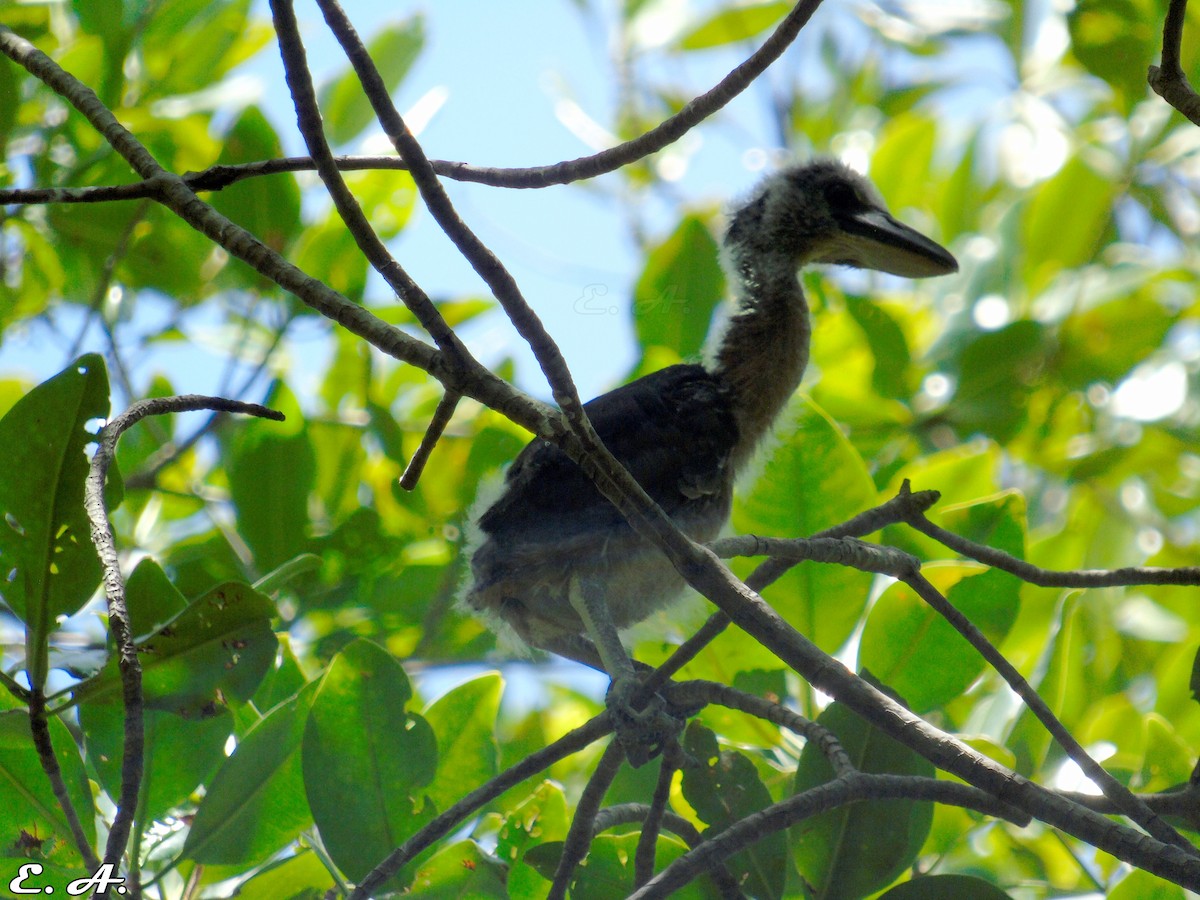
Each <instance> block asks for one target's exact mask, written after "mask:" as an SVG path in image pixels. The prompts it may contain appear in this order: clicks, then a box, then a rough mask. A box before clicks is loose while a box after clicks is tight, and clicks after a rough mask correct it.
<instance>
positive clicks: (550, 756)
mask: <svg viewBox="0 0 1200 900" xmlns="http://www.w3.org/2000/svg"><path fill="white" fill-rule="evenodd" d="M611 733H612V717H611V716H610V715H609V714H608V713H607V712H605V713H601V714H600V715H598V716H596V717H595V718H594V719H592V720H591V721H589V722H587V723H585V724H584V725H581V726H580V727H579V728H576V729H575V730H574V731H571V732H568V733H567V734H565V735H563V736H562V737H561V738H559V739H558V740H557V741H555V742H554V743H552V744H550V745H548V746H546V747H543V748H542V749H541V750H538V751H536V752H534V753H531V754H529V755H528V756H527V757H525V758H524V759H522V760H521V761H520V762H519V763H517V764H515V765H514V766H512V767H511V768H509V769H506V770H504V771H503V772H501V773H500V774H499V775H497V776H496V777H495V778H493V779H491V780H490V781H488V782H487V783H486V784H482V785H480V786H479V787H477V788H476V789H475V790H473V791H471V793H469V794H467V795H466V796H465V797H463V798H462V799H461V800H459V801H458V802H457V803H455V804H454V805H453V806H451V807H450V808H449V809H447V810H446V811H445V812H444V813H442V814H441V815H439V816H437V818H435V819H433V820H432V821H431V822H430V823H429V824H428V825H426V826H425V827H424V828H422V829H421V830H420V831H418V832H417V833H416V834H414V835H413V836H412V837H410V838H409V839H408V840H406V841H405V842H404V843H403V844H401V845H400V846H399V847H397V848H396V849H395V850H393V851H392V852H391V853H389V854H388V856H387V858H386V859H384V860H383V861H382V862H380V863H379V865H377V866H376V867H375V868H374V869H372V870H371V872H370V873H369V874H368V875H367V876H366V877H365V878H364V879H363V880H362V881H360V882H359V883H358V885H357V887H355V889H354V893H352V894H351V895H350V897H349V900H367V898H369V897H371V896H372V895H373V894H374V892H375V891H376V890H377V889H378V888H379V887H380V886H381V885H383V884H384V883H385V882H386V881H387V880H388V879H389V878H391V877H392V876H393V875H395V874H396V873H397V872H399V871H400V869H401V868H402V867H403V866H404V865H405V864H407V863H408V862H409V861H411V860H412V859H413V858H414V857H415V856H416V855H417V854H418V853H420V852H421V851H423V850H424V849H425V848H427V847H429V846H431V845H432V844H434V843H435V842H436V841H438V840H440V839H441V838H443V837H445V836H446V835H447V834H449V833H450V832H452V831H453V830H454V829H455V828H458V827H459V825H461V824H462V823H463V822H464V821H465V820H466V819H467V818H468V817H469V816H472V815H474V814H475V813H476V812H477V811H478V810H480V809H481V808H482V807H483V806H484V805H486V804H488V803H490V802H491V801H492V800H495V799H496V798H497V797H499V796H500V795H501V794H503V793H504V792H505V791H507V790H509V789H510V788H512V787H514V786H516V785H518V784H520V783H521V782H522V781H524V780H525V779H526V778H529V777H531V776H533V775H536V774H537V773H538V772H541V771H543V770H545V769H546V768H548V767H550V766H552V765H554V764H555V763H556V762H558V761H560V760H563V759H566V758H567V757H568V756H571V755H572V754H574V753H578V752H579V751H580V750H582V749H583V748H584V747H587V746H588V745H589V744H591V743H592V742H593V741H597V740H599V739H600V738H602V737H604V736H605V735H606V734H611ZM614 743H616V742H615V741H614Z"/></svg>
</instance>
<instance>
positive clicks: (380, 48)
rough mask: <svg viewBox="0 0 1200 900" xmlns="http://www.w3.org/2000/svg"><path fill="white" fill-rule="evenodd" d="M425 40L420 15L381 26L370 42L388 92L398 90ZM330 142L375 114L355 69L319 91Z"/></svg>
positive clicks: (360, 126)
mask: <svg viewBox="0 0 1200 900" xmlns="http://www.w3.org/2000/svg"><path fill="white" fill-rule="evenodd" d="M424 44H425V19H424V17H422V16H420V15H417V16H413V17H412V18H410V19H405V20H403V21H401V22H396V23H393V24H391V25H387V26H385V27H384V28H381V29H380V30H379V31H378V32H377V33H376V34H375V36H374V37H373V38H371V39H370V40H369V41H368V42H367V52H368V53H370V54H371V59H372V60H374V62H375V65H376V66H377V67H378V68H379V74H380V76H381V77H382V78H383V82H384V84H385V85H386V86H387V89H388V91H389V92H392V91H395V90H396V88H397V87H398V86H399V84H400V82H401V81H403V80H404V76H405V75H407V74H408V70H409V69H410V68H412V64H413V63H414V62H415V61H416V59H417V56H418V54H420V52H421V48H422V47H423V46H424ZM317 96H318V102H319V103H320V106H321V114H322V115H323V116H324V118H325V128H326V132H327V134H328V135H329V143H331V144H334V145H337V144H344V143H346V142H347V141H349V140H350V139H351V138H353V137H354V136H355V135H357V134H358V133H359V132H360V131H362V130H363V129H364V128H366V127H367V126H368V125H369V124H370V123H371V122H372V121H373V120H374V118H375V113H374V111H373V110H372V109H371V104H370V102H369V101H368V100H367V95H366V94H364V93H363V89H362V85H361V84H360V83H359V80H358V76H357V75H356V74H355V73H354V70H353V69H352V68H350V67H349V66H347V68H346V70H345V71H344V72H343V73H342V74H341V75H339V76H338V77H337V78H336V79H334V80H333V81H332V82H330V83H328V84H325V85H323V86H322V87H321V89H320V90H319V91H318V93H317Z"/></svg>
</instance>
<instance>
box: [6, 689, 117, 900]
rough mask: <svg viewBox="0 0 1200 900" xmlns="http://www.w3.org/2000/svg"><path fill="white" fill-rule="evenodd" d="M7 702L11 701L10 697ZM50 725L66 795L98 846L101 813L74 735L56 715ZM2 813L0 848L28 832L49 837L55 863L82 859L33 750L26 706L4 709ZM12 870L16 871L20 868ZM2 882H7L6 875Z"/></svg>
mask: <svg viewBox="0 0 1200 900" xmlns="http://www.w3.org/2000/svg"><path fill="white" fill-rule="evenodd" d="M5 696H6V697H7V695H5ZM8 700H9V701H11V698H8ZM5 705H8V703H7V701H6V702H5ZM48 724H49V727H50V742H51V743H52V744H53V745H54V755H55V757H56V758H57V759H58V765H59V768H60V769H61V770H62V776H63V781H64V783H65V784H66V786H67V795H68V796H69V797H70V798H71V805H72V806H74V807H75V812H76V813H78V815H79V820H80V824H81V825H82V827H83V832H84V834H85V835H86V836H87V839H88V843H89V844H91V845H92V846H93V847H95V845H96V815H95V809H94V806H93V803H92V792H91V789H90V787H89V785H88V780H87V773H86V772H85V771H84V766H83V760H82V759H81V758H80V756H79V750H78V748H77V747H76V745H75V739H74V738H73V737H72V736H71V733H70V732H69V731H67V728H66V726H65V725H63V723H62V722H60V721H59V720H58V719H57V718H51V719H50V720H49V722H48ZM0 811H2V812H3V815H0V851H9V850H10V848H13V847H15V846H18V841H19V840H20V838H21V834H22V832H24V833H25V834H27V835H30V836H36V837H38V838H40V839H47V844H46V845H45V848H44V849H48V850H52V851H53V852H52V853H51V855H50V857H49V859H50V860H51V861H52V862H54V863H55V864H57V865H65V866H75V865H78V864H79V863H81V862H82V857H80V855H79V851H78V850H77V849H76V847H75V840H74V838H73V837H72V836H71V829H70V828H69V827H68V825H67V820H66V817H65V816H64V815H63V812H62V807H61V806H60V805H59V803H58V800H57V799H56V798H55V796H54V791H53V790H52V789H51V787H50V780H49V779H48V778H47V777H46V773H45V771H43V769H42V764H41V760H39V759H38V754H37V750H35V749H34V746H33V739H32V737H31V736H30V731H29V714H28V713H27V712H25V711H24V710H21V709H5V710H3V711H0ZM12 872H13V873H14V874H15V872H16V869H15V867H14V869H13V870H12ZM10 877H11V876H10ZM0 884H7V878H6V879H4V881H3V882H0Z"/></svg>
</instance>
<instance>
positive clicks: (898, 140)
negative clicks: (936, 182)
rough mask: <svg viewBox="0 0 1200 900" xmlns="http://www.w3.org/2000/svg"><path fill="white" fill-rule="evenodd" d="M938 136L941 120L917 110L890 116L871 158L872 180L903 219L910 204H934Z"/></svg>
mask: <svg viewBox="0 0 1200 900" xmlns="http://www.w3.org/2000/svg"><path fill="white" fill-rule="evenodd" d="M937 137H938V128H937V123H936V122H935V121H934V120H933V119H931V118H929V116H928V115H925V114H923V113H920V112H915V111H912V112H907V113H903V114H902V115H898V116H895V117H893V118H891V119H889V120H888V121H887V123H886V125H885V126H884V128H883V134H882V135H881V136H880V140H879V147H878V148H877V149H876V151H875V153H874V155H873V156H872V158H871V179H872V181H874V182H875V186H876V187H877V188H878V189H879V192H880V193H881V194H882V195H883V196H884V197H886V198H887V204H888V206H890V207H891V208H892V211H893V212H894V213H896V214H898V215H900V216H901V218H905V217H904V215H903V211H904V210H905V209H907V208H909V207H917V208H922V207H923V208H926V209H928V208H929V206H930V205H931V202H930V195H931V192H930V183H931V181H932V178H931V175H930V170H931V168H932V166H933V151H934V147H935V146H936V144H937Z"/></svg>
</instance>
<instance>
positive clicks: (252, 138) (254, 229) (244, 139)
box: [211, 106, 300, 252]
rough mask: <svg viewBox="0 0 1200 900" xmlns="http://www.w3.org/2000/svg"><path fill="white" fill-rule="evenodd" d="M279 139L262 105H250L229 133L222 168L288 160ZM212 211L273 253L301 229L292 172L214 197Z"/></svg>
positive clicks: (220, 162)
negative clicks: (280, 159) (261, 107)
mask: <svg viewBox="0 0 1200 900" xmlns="http://www.w3.org/2000/svg"><path fill="white" fill-rule="evenodd" d="M283 155H284V153H283V148H282V147H281V145H280V143H279V136H278V135H277V134H276V133H275V129H274V128H272V127H271V124H270V122H268V121H267V119H266V117H265V116H264V115H263V113H262V110H260V109H259V108H258V107H257V106H248V107H246V108H245V109H244V110H242V114H241V115H240V116H238V118H237V119H236V120H235V121H234V122H233V124H232V125H231V126H230V127H229V130H228V131H227V132H226V133H225V141H224V144H223V146H222V147H221V155H220V156H219V157H218V158H217V163H218V165H233V164H235V163H244V162H254V161H256V160H262V159H275V158H277V157H281V156H283ZM211 202H212V205H213V208H214V209H216V210H217V211H218V212H219V213H221V214H222V215H224V216H227V217H228V218H230V219H231V220H233V221H234V222H236V223H237V224H239V225H241V226H242V227H243V228H245V229H247V230H248V231H250V233H251V234H253V235H255V236H256V237H257V238H258V239H259V240H261V241H262V242H263V243H264V244H266V245H267V246H268V247H270V248H271V249H272V250H276V251H280V252H282V251H284V250H285V249H286V248H287V247H288V246H289V245H290V244H291V242H292V239H293V238H294V237H295V235H296V233H297V232H298V231H299V230H300V188H299V187H298V186H297V184H296V176H295V175H294V174H292V173H290V172H285V173H280V174H278V175H271V176H269V177H265V178H246V179H243V180H242V181H239V182H237V183H235V184H231V185H230V186H229V187H227V188H225V189H224V190H223V191H220V192H218V193H216V194H214V195H213V198H212V201H211Z"/></svg>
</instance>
